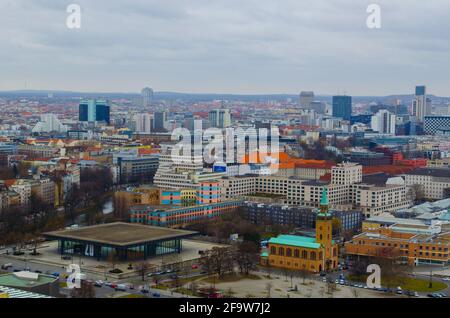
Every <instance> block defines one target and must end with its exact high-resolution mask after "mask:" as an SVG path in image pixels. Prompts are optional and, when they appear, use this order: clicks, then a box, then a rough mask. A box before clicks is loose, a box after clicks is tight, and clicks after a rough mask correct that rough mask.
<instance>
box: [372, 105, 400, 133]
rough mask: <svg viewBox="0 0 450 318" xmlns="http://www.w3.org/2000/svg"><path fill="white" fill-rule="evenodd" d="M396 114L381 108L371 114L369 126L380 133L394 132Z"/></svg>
mask: <svg viewBox="0 0 450 318" xmlns="http://www.w3.org/2000/svg"><path fill="white" fill-rule="evenodd" d="M396 118H397V116H395V115H394V114H392V113H390V112H389V111H387V110H386V109H381V110H379V111H378V113H376V114H375V115H373V116H372V120H371V128H372V129H373V130H374V131H378V132H379V133H381V134H395V122H396Z"/></svg>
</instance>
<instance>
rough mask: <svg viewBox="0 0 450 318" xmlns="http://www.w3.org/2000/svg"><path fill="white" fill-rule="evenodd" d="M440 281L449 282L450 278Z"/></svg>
mask: <svg viewBox="0 0 450 318" xmlns="http://www.w3.org/2000/svg"><path fill="white" fill-rule="evenodd" d="M442 280H443V281H444V282H450V277H445V278H442Z"/></svg>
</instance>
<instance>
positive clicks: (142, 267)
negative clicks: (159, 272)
mask: <svg viewBox="0 0 450 318" xmlns="http://www.w3.org/2000/svg"><path fill="white" fill-rule="evenodd" d="M149 268H150V266H149V264H148V263H145V262H142V263H139V265H138V266H137V271H138V273H139V275H140V276H141V279H142V281H143V282H144V281H145V278H146V277H147V273H148V271H149Z"/></svg>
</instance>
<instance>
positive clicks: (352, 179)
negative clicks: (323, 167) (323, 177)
mask: <svg viewBox="0 0 450 318" xmlns="http://www.w3.org/2000/svg"><path fill="white" fill-rule="evenodd" d="M361 181H362V165H360V164H358V163H351V162H345V163H340V164H338V165H337V166H335V167H333V168H331V184H340V185H350V184H353V183H359V182H361Z"/></svg>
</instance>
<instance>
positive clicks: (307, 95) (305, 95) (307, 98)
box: [300, 92, 314, 109]
mask: <svg viewBox="0 0 450 318" xmlns="http://www.w3.org/2000/svg"><path fill="white" fill-rule="evenodd" d="M313 101H314V92H301V93H300V108H305V109H309V107H310V105H311V103H312V102H313Z"/></svg>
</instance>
